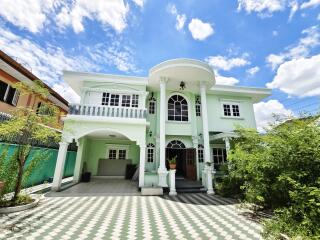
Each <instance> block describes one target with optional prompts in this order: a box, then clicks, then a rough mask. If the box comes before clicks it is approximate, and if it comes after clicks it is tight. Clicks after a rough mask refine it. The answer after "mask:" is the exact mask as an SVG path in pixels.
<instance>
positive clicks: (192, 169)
mask: <svg viewBox="0 0 320 240" xmlns="http://www.w3.org/2000/svg"><path fill="white" fill-rule="evenodd" d="M185 151H186V178H187V179H188V180H197V166H196V149H195V148H188V149H186V150H185Z"/></svg>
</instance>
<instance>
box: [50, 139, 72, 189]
mask: <svg viewBox="0 0 320 240" xmlns="http://www.w3.org/2000/svg"><path fill="white" fill-rule="evenodd" d="M59 145H60V146H59V151H58V156H57V163H56V168H55V171H54V177H53V182H52V190H53V191H59V190H60V188H61V181H62V178H63V172H64V164H65V161H66V156H67V151H68V145H69V143H68V142H60V143H59Z"/></svg>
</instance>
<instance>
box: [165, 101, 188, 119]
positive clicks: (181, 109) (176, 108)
mask: <svg viewBox="0 0 320 240" xmlns="http://www.w3.org/2000/svg"><path fill="white" fill-rule="evenodd" d="M168 120H172V121H183V122H187V121H188V103H187V100H186V99H185V98H184V97H182V96H180V95H173V96H171V97H170V98H169V100H168Z"/></svg>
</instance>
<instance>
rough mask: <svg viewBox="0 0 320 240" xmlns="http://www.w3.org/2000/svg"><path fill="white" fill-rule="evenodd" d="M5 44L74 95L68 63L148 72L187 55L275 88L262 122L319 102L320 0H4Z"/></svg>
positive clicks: (234, 81) (239, 81) (238, 81)
mask: <svg viewBox="0 0 320 240" xmlns="http://www.w3.org/2000/svg"><path fill="white" fill-rule="evenodd" d="M0 49H1V50H3V51H5V52H7V53H8V54H9V55H11V56H14V57H17V58H18V59H19V61H20V62H21V63H23V64H27V66H28V67H29V68H30V69H31V70H32V72H34V73H35V74H36V75H37V76H39V77H41V78H42V79H43V80H44V81H46V82H47V83H48V84H50V85H51V86H52V87H53V88H54V89H55V90H57V91H58V92H59V93H61V94H62V95H63V96H65V97H66V98H67V99H68V100H70V101H78V97H77V96H76V95H75V94H74V93H73V92H72V90H71V89H70V88H69V87H68V86H66V85H65V83H64V82H63V80H62V79H61V72H62V70H64V69H66V70H76V71H89V72H103V73H115V74H128V75H137V76H147V74H148V70H149V69H150V68H151V67H152V66H154V65H156V64H158V63H160V62H161V61H164V60H167V59H171V58H181V57H187V58H195V59H199V60H202V61H206V62H208V63H209V64H210V65H211V66H212V67H213V68H214V70H215V72H216V75H217V82H218V83H219V84H227V85H240V86H252V87H266V86H267V87H269V88H272V89H273V95H272V96H271V97H270V98H268V99H266V100H265V101H264V102H262V103H260V104H257V105H256V106H255V110H256V115H257V120H258V122H261V124H260V125H264V124H265V121H267V120H269V119H270V115H271V113H272V112H275V113H279V114H291V113H294V114H297V113H298V112H300V111H302V110H307V111H311V112H314V111H316V110H317V109H318V107H319V95H320V0H228V1H222V0H202V1H199V0H178V1H165V0H127V1H124V0H108V1H104V0H90V1H86V0H74V1H63V0H0ZM262 122H263V123H262Z"/></svg>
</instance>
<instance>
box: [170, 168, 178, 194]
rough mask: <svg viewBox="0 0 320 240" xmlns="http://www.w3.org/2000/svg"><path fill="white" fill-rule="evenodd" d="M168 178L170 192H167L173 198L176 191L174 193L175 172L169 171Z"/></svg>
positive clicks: (173, 170)
mask: <svg viewBox="0 0 320 240" xmlns="http://www.w3.org/2000/svg"><path fill="white" fill-rule="evenodd" d="M169 176H170V192H169V195H171V196H174V195H177V191H176V170H175V169H170V171H169Z"/></svg>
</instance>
